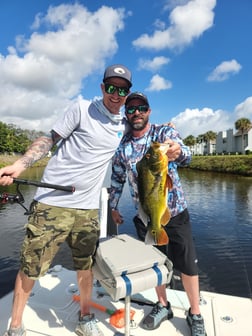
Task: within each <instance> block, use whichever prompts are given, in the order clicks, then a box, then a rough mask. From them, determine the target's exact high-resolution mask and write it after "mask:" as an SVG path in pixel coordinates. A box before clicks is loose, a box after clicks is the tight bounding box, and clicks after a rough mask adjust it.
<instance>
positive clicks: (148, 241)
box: [144, 230, 157, 245]
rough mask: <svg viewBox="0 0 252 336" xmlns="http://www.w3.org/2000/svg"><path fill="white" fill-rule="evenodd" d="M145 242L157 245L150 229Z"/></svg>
mask: <svg viewBox="0 0 252 336" xmlns="http://www.w3.org/2000/svg"><path fill="white" fill-rule="evenodd" d="M144 242H145V244H146V245H157V241H156V240H155V237H154V236H153V234H151V232H150V230H148V231H147V233H146V236H145V241H144Z"/></svg>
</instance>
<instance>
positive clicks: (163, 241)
mask: <svg viewBox="0 0 252 336" xmlns="http://www.w3.org/2000/svg"><path fill="white" fill-rule="evenodd" d="M168 243H169V237H168V235H167V233H166V231H165V230H164V229H161V230H160V231H159V232H158V233H157V245H159V246H161V245H167V244H168Z"/></svg>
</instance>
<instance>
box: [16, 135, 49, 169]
mask: <svg viewBox="0 0 252 336" xmlns="http://www.w3.org/2000/svg"><path fill="white" fill-rule="evenodd" d="M52 146H53V141H52V138H50V137H46V136H43V137H40V138H38V139H37V140H35V141H34V142H33V143H32V144H31V146H30V147H29V148H28V150H27V151H26V153H25V154H24V156H23V157H22V158H21V159H20V161H21V162H22V164H23V165H24V167H25V168H28V167H31V166H32V165H33V164H34V163H35V162H36V161H38V160H40V159H42V158H44V157H45V156H46V155H47V153H48V152H49V150H50V149H51V148H52Z"/></svg>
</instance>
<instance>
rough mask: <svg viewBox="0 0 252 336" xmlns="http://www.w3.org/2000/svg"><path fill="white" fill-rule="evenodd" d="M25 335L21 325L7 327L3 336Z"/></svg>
mask: <svg viewBox="0 0 252 336" xmlns="http://www.w3.org/2000/svg"><path fill="white" fill-rule="evenodd" d="M25 335H26V330H25V327H24V326H23V325H21V327H19V328H9V329H8V330H7V331H6V332H5V333H4V334H3V336H25Z"/></svg>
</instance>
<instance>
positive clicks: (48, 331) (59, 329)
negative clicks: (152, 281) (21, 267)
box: [0, 266, 252, 336]
mask: <svg viewBox="0 0 252 336" xmlns="http://www.w3.org/2000/svg"><path fill="white" fill-rule="evenodd" d="M76 291H77V284H76V273H75V272H73V271H69V270H66V269H65V268H63V267H61V266H57V267H54V268H53V269H51V271H50V272H49V273H48V274H46V275H45V276H44V277H42V278H41V279H40V280H39V281H37V282H36V284H35V286H34V290H33V294H32V296H31V297H30V298H29V301H28V304H27V306H26V308H25V312H24V324H25V326H26V328H27V336H35V335H36V336H43V335H46V336H49V335H50V336H58V335H60V336H70V335H73V334H74V329H75V326H76V323H77V320H78V311H79V304H78V302H76V301H74V300H73V295H74V294H76ZM167 292H168V298H169V301H170V302H171V305H172V309H173V312H174V318H173V319H171V320H169V321H165V322H163V323H162V324H161V326H160V327H159V328H158V329H156V330H154V331H146V330H144V329H143V328H142V327H141V321H142V319H143V317H144V316H145V315H146V314H147V313H148V312H149V311H150V310H151V309H152V307H151V306H150V304H140V302H147V303H150V302H155V301H156V294H155V290H154V289H151V290H146V291H144V292H141V293H139V294H137V295H133V296H132V297H131V309H133V310H134V312H135V313H134V320H133V321H132V325H131V328H130V335H132V336H141V335H152V336H155V335H159V336H160V335H169V336H175V335H184V336H189V335H190V331H189V328H188V326H187V323H186V319H185V317H186V311H187V310H188V307H189V304H188V300H187V296H186V294H185V293H184V292H183V291H177V290H173V289H167ZM12 295H13V293H9V294H8V295H6V296H5V297H4V298H2V299H1V300H0V335H2V334H3V332H4V331H5V330H6V329H7V327H8V323H9V317H10V310H11V303H12ZM93 301H94V302H96V303H98V304H100V305H102V306H104V307H106V308H109V309H112V310H117V309H120V308H124V301H123V300H119V301H117V302H114V301H111V298H110V296H109V295H108V294H107V293H106V292H105V291H104V289H103V288H102V287H100V286H98V284H97V283H95V286H94V290H93ZM136 301H137V302H138V303H136ZM92 311H93V312H94V313H95V316H96V317H97V319H98V320H99V322H98V325H99V326H100V329H101V330H102V331H103V333H104V335H106V336H110V335H111V336H112V335H125V329H124V327H122V328H115V327H114V326H113V325H111V323H110V315H109V314H108V313H106V312H103V311H101V310H97V309H95V308H92ZM201 312H202V315H203V316H204V319H205V326H206V330H207V335H208V336H233V335H235V336H237V335H239V336H251V335H252V320H251V316H252V300H251V299H248V298H240V297H234V296H229V295H223V294H216V293H210V292H201Z"/></svg>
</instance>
